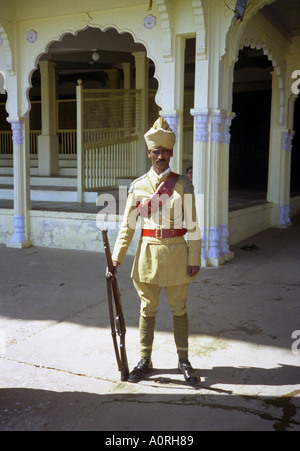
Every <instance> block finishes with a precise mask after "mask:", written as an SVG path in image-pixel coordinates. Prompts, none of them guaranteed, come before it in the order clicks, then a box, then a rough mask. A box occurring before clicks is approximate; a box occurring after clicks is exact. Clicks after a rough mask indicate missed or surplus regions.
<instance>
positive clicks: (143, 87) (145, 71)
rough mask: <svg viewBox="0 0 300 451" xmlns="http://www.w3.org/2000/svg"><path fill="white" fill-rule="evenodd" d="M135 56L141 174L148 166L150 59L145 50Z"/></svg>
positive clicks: (138, 165) (138, 164) (139, 167)
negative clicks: (147, 135) (139, 92)
mask: <svg viewBox="0 0 300 451" xmlns="http://www.w3.org/2000/svg"><path fill="white" fill-rule="evenodd" d="M133 56H134V59H135V89H138V90H140V91H141V104H140V130H139V133H138V134H139V143H138V149H139V150H138V161H137V170H138V173H139V174H143V173H145V172H146V171H147V167H148V158H147V148H146V143H145V139H144V134H145V133H146V131H147V130H148V87H149V60H148V59H147V58H146V53H145V52H136V53H133Z"/></svg>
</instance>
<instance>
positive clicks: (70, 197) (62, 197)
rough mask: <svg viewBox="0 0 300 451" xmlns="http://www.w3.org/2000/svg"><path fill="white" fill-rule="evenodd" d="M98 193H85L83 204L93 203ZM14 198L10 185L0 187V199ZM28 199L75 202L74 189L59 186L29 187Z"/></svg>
mask: <svg viewBox="0 0 300 451" xmlns="http://www.w3.org/2000/svg"><path fill="white" fill-rule="evenodd" d="M97 196H98V193H96V192H85V193H84V202H88V203H95V204H96V199H97ZM13 198H14V189H13V186H12V185H2V186H0V199H5V200H12V199H13ZM30 199H31V200H32V201H44V202H46V201H47V202H77V190H76V188H74V187H72V186H69V187H60V186H31V188H30Z"/></svg>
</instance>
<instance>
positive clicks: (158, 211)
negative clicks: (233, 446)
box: [112, 117, 201, 384]
mask: <svg viewBox="0 0 300 451" xmlns="http://www.w3.org/2000/svg"><path fill="white" fill-rule="evenodd" d="M145 140H146V144H147V147H148V157H149V158H150V159H151V161H152V168H151V169H150V171H149V172H148V173H146V174H145V175H143V176H142V177H139V178H138V179H136V180H135V181H134V182H133V183H132V184H131V186H130V189H129V193H128V199H127V203H126V208H125V212H124V218H123V222H122V225H121V228H120V232H119V235H118V238H117V241H116V243H115V247H114V250H113V254H112V259H113V264H114V268H115V271H116V269H117V267H118V266H119V265H120V264H121V263H122V261H123V259H124V257H125V254H126V252H127V249H128V247H129V244H130V242H131V240H132V237H133V234H134V230H135V225H136V219H137V216H138V215H139V216H140V217H141V227H142V233H141V239H140V242H139V246H138V249H137V253H136V256H135V260H134V263H133V268H132V272H131V277H132V279H133V284H134V286H135V288H136V290H137V293H138V295H139V297H140V301H141V308H140V322H139V332H140V351H141V360H140V361H139V363H138V364H137V366H136V367H135V368H134V369H133V371H132V372H131V373H130V374H129V378H128V381H129V382H139V381H140V380H142V379H143V378H144V376H145V374H146V373H147V372H149V371H150V370H151V368H152V361H151V355H152V344H153V338H154V328H155V316H156V312H157V307H158V299H159V294H160V291H161V288H162V287H165V291H166V295H167V298H168V302H169V306H170V309H171V312H172V314H173V329H174V339H175V344H176V349H177V354H178V359H179V363H178V368H179V370H180V371H181V372H182V374H183V375H184V378H185V380H186V382H187V383H189V384H196V383H197V382H198V381H199V376H198V374H197V372H196V371H195V370H194V369H193V367H192V366H191V364H190V362H189V359H188V316H187V309H186V301H187V294H188V288H189V284H190V282H192V281H193V280H194V278H195V276H196V275H197V273H198V272H199V268H200V254H201V240H200V233H199V227H198V224H197V219H196V208H195V200H194V193H193V186H192V184H191V182H190V181H189V180H188V179H187V178H186V177H183V176H179V175H178V174H174V173H173V172H171V170H170V167H169V163H170V159H171V157H172V155H173V147H174V144H175V134H174V133H173V131H172V130H171V129H170V127H169V125H168V123H167V122H166V121H165V120H164V119H163V118H162V117H160V118H159V119H158V120H157V121H156V122H155V123H154V125H153V127H152V128H151V129H150V130H149V131H148V132H147V133H146V134H145ZM186 233H187V241H186V240H185V239H184V235H185V234H186Z"/></svg>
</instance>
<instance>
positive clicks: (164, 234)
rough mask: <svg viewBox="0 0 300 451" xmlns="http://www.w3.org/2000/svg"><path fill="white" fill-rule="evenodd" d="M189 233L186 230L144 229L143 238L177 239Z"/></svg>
mask: <svg viewBox="0 0 300 451" xmlns="http://www.w3.org/2000/svg"><path fill="white" fill-rule="evenodd" d="M186 232H187V230H186V229H142V236H147V237H150V238H175V237H176V236H183V235H185V234H186Z"/></svg>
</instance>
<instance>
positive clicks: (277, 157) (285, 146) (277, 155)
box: [267, 71, 294, 227]
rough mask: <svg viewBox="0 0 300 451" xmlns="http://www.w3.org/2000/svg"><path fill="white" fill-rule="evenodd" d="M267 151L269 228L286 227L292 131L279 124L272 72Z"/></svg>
mask: <svg viewBox="0 0 300 451" xmlns="http://www.w3.org/2000/svg"><path fill="white" fill-rule="evenodd" d="M272 75H273V79H272V104H271V127H270V150H269V177H268V194H267V200H268V201H269V202H272V203H273V208H272V213H271V215H272V216H271V224H270V225H271V226H273V227H274V226H275V227H276V226H279V227H287V226H289V225H290V224H291V222H290V217H289V212H290V169H291V150H292V139H293V135H294V131H293V130H290V129H288V128H283V127H282V126H281V125H280V124H279V112H280V94H279V89H278V76H277V74H276V72H275V71H274V72H273V74H272Z"/></svg>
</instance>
